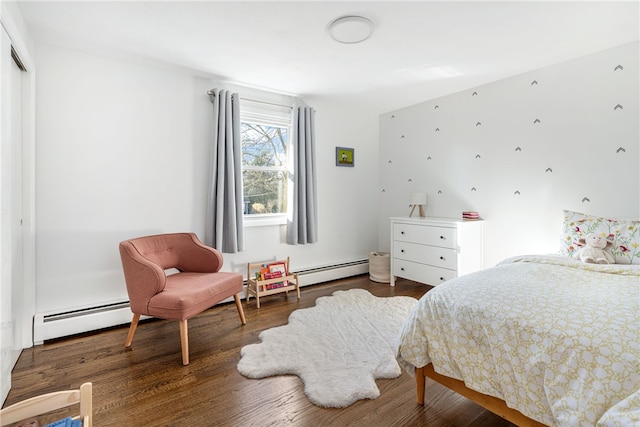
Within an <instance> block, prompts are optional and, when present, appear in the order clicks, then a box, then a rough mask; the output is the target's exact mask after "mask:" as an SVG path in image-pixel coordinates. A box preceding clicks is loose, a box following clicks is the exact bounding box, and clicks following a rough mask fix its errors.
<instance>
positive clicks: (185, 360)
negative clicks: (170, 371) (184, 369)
mask: <svg viewBox="0 0 640 427" xmlns="http://www.w3.org/2000/svg"><path fill="white" fill-rule="evenodd" d="M180 344H181V346H182V364H183V365H185V366H186V365H188V364H189V330H188V327H187V319H183V320H180Z"/></svg>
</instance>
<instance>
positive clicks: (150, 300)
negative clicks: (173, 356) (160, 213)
mask: <svg viewBox="0 0 640 427" xmlns="http://www.w3.org/2000/svg"><path fill="white" fill-rule="evenodd" d="M120 258H121V259H122V268H123V270H124V278H125V282H126V284H127V292H128V293H129V301H130V305H131V311H132V312H133V319H132V320H131V327H130V328H129V334H128V335H127V340H126V342H125V347H130V346H131V342H132V341H133V335H134V334H135V332H136V328H137V326H138V321H139V320H140V316H141V315H145V316H152V317H158V318H160V319H167V320H178V321H179V322H180V342H181V344H182V364H183V365H188V364H189V337H188V330H187V320H188V319H189V318H191V317H193V316H195V315H197V314H200V313H202V312H203V311H205V310H207V309H208V308H210V307H212V306H213V305H215V304H216V303H218V302H220V301H222V300H224V299H225V298H228V297H230V296H233V298H234V300H235V303H236V307H237V309H238V314H239V315H240V321H241V322H242V324H243V325H244V324H246V323H247V322H246V319H245V317H244V311H243V310H242V303H241V301H240V297H239V296H238V293H240V292H241V291H242V280H243V279H242V274H239V273H226V272H221V271H219V270H220V268H221V267H222V254H221V253H220V252H218V251H217V250H216V249H214V248H210V247H208V246H205V245H203V244H202V242H200V240H198V237H197V236H196V235H195V234H194V233H175V234H158V235H155V236H146V237H139V238H136V239H130V240H125V241H123V242H120ZM171 268H175V269H177V270H178V271H179V272H178V273H176V274H171V275H167V274H166V273H165V270H167V269H171Z"/></svg>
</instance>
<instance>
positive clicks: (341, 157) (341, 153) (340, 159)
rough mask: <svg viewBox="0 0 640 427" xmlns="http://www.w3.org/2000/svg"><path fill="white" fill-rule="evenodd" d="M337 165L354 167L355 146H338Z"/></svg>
mask: <svg viewBox="0 0 640 427" xmlns="http://www.w3.org/2000/svg"><path fill="white" fill-rule="evenodd" d="M336 166H351V167H353V148H347V147H336Z"/></svg>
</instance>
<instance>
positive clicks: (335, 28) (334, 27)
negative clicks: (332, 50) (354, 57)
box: [327, 15, 374, 44]
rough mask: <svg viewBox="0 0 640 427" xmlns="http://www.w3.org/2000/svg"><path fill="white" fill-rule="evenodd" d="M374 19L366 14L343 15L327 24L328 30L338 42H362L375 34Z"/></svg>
mask: <svg viewBox="0 0 640 427" xmlns="http://www.w3.org/2000/svg"><path fill="white" fill-rule="evenodd" d="M373 28H374V25H373V21H372V20H370V19H369V18H365V17H364V16H356V15H352V16H341V17H340V18H337V19H334V20H333V21H331V22H330V23H329V25H328V26H327V32H328V33H329V35H330V36H331V37H332V38H333V39H334V40H335V41H337V42H340V43H346V44H353V43H360V42H363V41H365V40H366V39H368V38H369V37H371V34H373Z"/></svg>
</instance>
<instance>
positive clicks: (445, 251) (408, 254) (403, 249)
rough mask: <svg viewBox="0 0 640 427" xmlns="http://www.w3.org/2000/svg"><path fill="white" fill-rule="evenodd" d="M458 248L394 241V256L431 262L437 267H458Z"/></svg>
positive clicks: (423, 262)
mask: <svg viewBox="0 0 640 427" xmlns="http://www.w3.org/2000/svg"><path fill="white" fill-rule="evenodd" d="M456 255H457V253H456V250H455V249H450V248H441V247H439V246H425V245H419V244H417V243H407V242H400V241H395V242H393V257H394V258H395V259H404V260H407V261H413V262H418V263H421V264H429V265H433V266H435V267H442V268H448V269H450V270H456V269H457V265H458V264H457V258H456Z"/></svg>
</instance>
